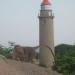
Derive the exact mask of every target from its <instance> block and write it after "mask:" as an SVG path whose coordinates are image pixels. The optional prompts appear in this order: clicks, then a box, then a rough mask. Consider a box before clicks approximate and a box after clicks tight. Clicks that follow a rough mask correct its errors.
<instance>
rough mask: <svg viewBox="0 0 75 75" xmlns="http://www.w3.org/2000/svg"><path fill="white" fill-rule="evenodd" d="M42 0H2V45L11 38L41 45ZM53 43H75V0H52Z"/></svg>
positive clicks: (29, 44) (0, 10) (0, 19)
mask: <svg viewBox="0 0 75 75" xmlns="http://www.w3.org/2000/svg"><path fill="white" fill-rule="evenodd" d="M41 1H42V0H0V44H4V45H6V44H7V42H8V41H12V42H16V44H20V45H24V46H36V45H38V44H39V20H38V14H39V12H40V4H41ZM51 3H52V9H53V12H54V15H55V18H54V44H55V45H58V44H62V43H66V44H75V0H51Z"/></svg>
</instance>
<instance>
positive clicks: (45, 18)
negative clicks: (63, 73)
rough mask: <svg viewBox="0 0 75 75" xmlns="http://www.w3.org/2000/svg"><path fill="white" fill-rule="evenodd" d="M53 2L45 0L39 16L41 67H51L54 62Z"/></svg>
mask: <svg viewBox="0 0 75 75" xmlns="http://www.w3.org/2000/svg"><path fill="white" fill-rule="evenodd" d="M53 18H54V16H53V12H52V8H51V2H50V1H48V0H43V1H42V3H41V10H40V14H39V45H40V56H39V62H40V65H42V66H46V67H51V66H52V65H53V62H54V57H53V54H54V32H53Z"/></svg>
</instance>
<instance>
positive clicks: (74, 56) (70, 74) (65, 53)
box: [53, 44, 75, 75]
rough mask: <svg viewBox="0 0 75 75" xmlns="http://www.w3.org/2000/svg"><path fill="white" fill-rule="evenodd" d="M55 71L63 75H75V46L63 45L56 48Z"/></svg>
mask: <svg viewBox="0 0 75 75" xmlns="http://www.w3.org/2000/svg"><path fill="white" fill-rule="evenodd" d="M53 69H54V70H56V71H58V72H60V73H63V75H75V45H66V44H61V45H58V46H56V47H55V64H54V66H53Z"/></svg>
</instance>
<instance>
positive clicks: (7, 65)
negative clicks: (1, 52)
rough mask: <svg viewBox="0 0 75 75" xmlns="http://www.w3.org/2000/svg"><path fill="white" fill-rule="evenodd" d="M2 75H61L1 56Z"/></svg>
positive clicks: (0, 69) (0, 72)
mask: <svg viewBox="0 0 75 75" xmlns="http://www.w3.org/2000/svg"><path fill="white" fill-rule="evenodd" d="M0 75H59V74H58V73H56V72H54V71H51V72H49V71H48V70H47V69H45V68H43V67H40V66H38V65H34V64H31V63H25V62H20V61H15V60H10V59H6V58H5V57H4V56H0Z"/></svg>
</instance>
